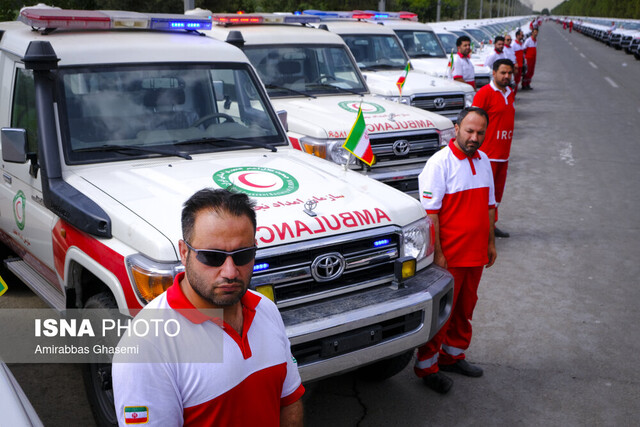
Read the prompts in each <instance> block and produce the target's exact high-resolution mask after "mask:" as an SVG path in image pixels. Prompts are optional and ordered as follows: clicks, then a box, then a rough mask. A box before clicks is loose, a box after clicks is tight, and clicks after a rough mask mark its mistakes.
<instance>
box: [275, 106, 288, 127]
mask: <svg viewBox="0 0 640 427" xmlns="http://www.w3.org/2000/svg"><path fill="white" fill-rule="evenodd" d="M276 114H277V115H278V118H279V119H280V123H282V126H284V130H285V132H289V120H288V119H287V111H286V110H279V111H276Z"/></svg>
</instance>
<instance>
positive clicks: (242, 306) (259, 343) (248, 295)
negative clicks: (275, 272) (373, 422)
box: [112, 189, 304, 427]
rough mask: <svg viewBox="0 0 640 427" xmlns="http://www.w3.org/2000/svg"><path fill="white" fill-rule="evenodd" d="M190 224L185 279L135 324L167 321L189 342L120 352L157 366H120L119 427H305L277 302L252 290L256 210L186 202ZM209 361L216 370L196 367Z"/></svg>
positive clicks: (210, 200)
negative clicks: (138, 354)
mask: <svg viewBox="0 0 640 427" xmlns="http://www.w3.org/2000/svg"><path fill="white" fill-rule="evenodd" d="M182 218H183V219H182V224H183V227H182V229H183V238H184V240H181V241H180V242H179V251H180V258H181V260H182V263H183V264H184V266H185V272H184V273H180V274H178V275H177V276H176V278H175V280H174V283H173V285H172V286H171V287H170V288H169V289H168V290H167V291H166V292H164V293H163V294H161V295H160V296H159V297H157V298H156V299H154V300H153V301H152V302H151V303H149V304H148V305H147V306H146V307H145V308H144V309H143V310H142V311H141V312H140V313H139V314H138V315H137V316H136V318H135V319H134V322H135V321H136V319H139V318H145V316H149V315H150V313H153V312H162V311H164V312H165V313H166V314H165V316H167V317H170V318H172V319H175V320H176V322H177V323H178V324H179V325H180V327H179V328H175V327H174V328H172V329H171V330H172V331H174V333H175V331H176V330H178V331H179V333H178V334H177V335H175V336H168V335H162V334H161V336H160V337H157V336H155V337H152V338H147V337H143V338H138V337H135V336H134V337H129V338H128V337H126V336H125V338H123V340H122V341H121V342H120V344H119V346H120V347H126V346H128V345H130V344H132V343H135V344H138V345H139V347H140V348H141V349H142V350H143V351H147V352H148V351H149V350H152V351H155V353H156V354H155V355H154V358H153V363H151V362H150V359H143V360H142V361H140V362H141V363H125V362H126V361H131V360H135V359H130V358H129V357H130V356H118V357H116V358H114V364H113V372H112V373H113V389H114V399H115V409H116V414H117V416H118V422H119V424H120V425H121V426H125V425H131V424H142V423H143V422H144V423H145V424H146V425H151V426H182V425H190V426H211V425H220V426H226V425H238V426H250V425H260V426H273V427H276V426H280V425H286V426H301V425H302V415H303V410H302V402H301V400H300V398H301V396H302V395H303V393H304V387H303V386H302V384H301V380H300V375H299V374H298V368H297V364H296V361H295V359H293V357H292V355H291V350H290V343H289V340H288V338H287V335H286V332H285V327H284V323H283V321H282V318H281V316H280V313H279V312H278V309H277V307H276V306H275V304H274V303H273V302H271V301H270V300H269V299H268V298H266V297H264V296H262V295H260V294H258V293H256V292H253V291H251V290H247V287H248V285H249V282H250V280H251V275H252V272H253V265H254V258H255V249H256V248H255V244H256V240H255V228H256V217H255V212H254V210H253V205H252V203H251V201H250V200H249V198H248V197H247V196H246V195H244V194H240V193H231V192H229V191H227V190H213V189H204V190H200V191H199V192H197V193H196V194H194V195H193V196H192V197H191V198H190V199H189V200H187V202H185V205H184V209H183V212H182ZM212 311H217V312H218V316H216V315H215V313H212ZM220 313H221V314H222V316H220ZM167 324H169V321H167ZM161 330H162V329H161ZM203 352H204V353H205V355H206V354H207V353H209V354H210V359H209V360H211V361H212V363H194V361H195V359H196V358H197V359H198V360H197V361H195V362H201V361H202V360H200V359H199V358H198V354H199V353H203ZM146 354H147V355H148V354H149V353H146ZM216 356H217V357H216ZM145 357H148V356H145Z"/></svg>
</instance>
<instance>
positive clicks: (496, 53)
mask: <svg viewBox="0 0 640 427" xmlns="http://www.w3.org/2000/svg"><path fill="white" fill-rule="evenodd" d="M504 45H505V40H504V37H502V36H496V38H495V39H494V40H493V52H491V53H490V54H489V55H487V57H486V58H485V59H484V66H485V67H489V68H493V63H494V62H496V61H497V60H498V59H503V58H506V57H507V53H506V52H505V51H504Z"/></svg>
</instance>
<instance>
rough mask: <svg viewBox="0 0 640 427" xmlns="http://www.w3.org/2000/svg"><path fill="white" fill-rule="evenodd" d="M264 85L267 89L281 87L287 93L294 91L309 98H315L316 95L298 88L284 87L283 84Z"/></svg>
mask: <svg viewBox="0 0 640 427" xmlns="http://www.w3.org/2000/svg"><path fill="white" fill-rule="evenodd" d="M264 87H266V88H267V89H282V90H286V91H287V92H289V93H295V94H297V95H302V96H308V97H309V98H317V96H314V95H311V94H310V93H307V92H302V91H300V90H295V89H290V88H288V87H284V86H278V85H272V84H268V85H264Z"/></svg>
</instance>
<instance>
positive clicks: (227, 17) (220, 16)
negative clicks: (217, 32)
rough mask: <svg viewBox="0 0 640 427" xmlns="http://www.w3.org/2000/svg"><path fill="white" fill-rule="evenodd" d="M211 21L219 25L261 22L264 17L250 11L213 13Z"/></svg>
mask: <svg viewBox="0 0 640 427" xmlns="http://www.w3.org/2000/svg"><path fill="white" fill-rule="evenodd" d="M211 18H212V19H213V22H215V23H216V24H219V25H231V24H236V25H237V24H262V23H263V22H264V17H263V16H262V15H253V14H250V13H241V14H235V13H214V14H213V15H211Z"/></svg>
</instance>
